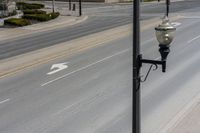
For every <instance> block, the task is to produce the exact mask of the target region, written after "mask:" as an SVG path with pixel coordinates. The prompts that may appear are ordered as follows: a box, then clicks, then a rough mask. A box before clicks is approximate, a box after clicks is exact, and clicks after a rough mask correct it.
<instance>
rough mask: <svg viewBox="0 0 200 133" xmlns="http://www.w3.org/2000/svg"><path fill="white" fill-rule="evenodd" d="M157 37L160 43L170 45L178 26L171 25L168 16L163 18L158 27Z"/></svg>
mask: <svg viewBox="0 0 200 133" xmlns="http://www.w3.org/2000/svg"><path fill="white" fill-rule="evenodd" d="M155 30H156V38H157V40H158V42H159V44H160V45H166V46H168V45H169V44H170V43H171V42H172V41H173V39H174V34H175V30H176V28H175V27H173V26H172V25H171V23H170V22H169V19H168V18H167V16H165V17H164V18H163V20H162V24H160V25H158V26H157V27H156V28H155Z"/></svg>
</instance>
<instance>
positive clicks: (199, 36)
mask: <svg viewBox="0 0 200 133" xmlns="http://www.w3.org/2000/svg"><path fill="white" fill-rule="evenodd" d="M199 38H200V35H198V36H197V37H195V38H193V39H191V40H189V41H188V43H191V42H193V41H195V40H197V39H199Z"/></svg>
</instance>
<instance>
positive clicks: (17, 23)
mask: <svg viewBox="0 0 200 133" xmlns="http://www.w3.org/2000/svg"><path fill="white" fill-rule="evenodd" d="M4 24H5V25H13V26H26V25H30V24H31V23H30V21H29V20H26V19H22V18H10V19H7V20H4Z"/></svg>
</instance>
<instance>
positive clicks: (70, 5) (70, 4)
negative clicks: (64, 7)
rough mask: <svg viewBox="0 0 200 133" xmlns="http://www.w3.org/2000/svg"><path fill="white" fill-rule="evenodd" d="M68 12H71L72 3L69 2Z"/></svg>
mask: <svg viewBox="0 0 200 133" xmlns="http://www.w3.org/2000/svg"><path fill="white" fill-rule="evenodd" d="M69 10H70V11H71V10H72V1H71V0H69Z"/></svg>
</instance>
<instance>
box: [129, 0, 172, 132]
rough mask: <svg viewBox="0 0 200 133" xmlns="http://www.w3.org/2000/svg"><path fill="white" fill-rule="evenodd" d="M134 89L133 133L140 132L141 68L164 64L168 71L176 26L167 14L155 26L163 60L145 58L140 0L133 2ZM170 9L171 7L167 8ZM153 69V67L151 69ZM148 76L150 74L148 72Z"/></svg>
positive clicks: (164, 68)
mask: <svg viewBox="0 0 200 133" xmlns="http://www.w3.org/2000/svg"><path fill="white" fill-rule="evenodd" d="M133 4H134V5H133V12H134V13H133V90H132V119H133V121H132V133H140V81H141V79H140V68H141V67H142V64H143V63H148V64H152V65H155V66H156V69H157V68H158V65H161V66H162V72H165V71H166V59H167V56H168V54H169V52H170V50H169V47H170V43H171V42H172V40H173V38H174V32H175V30H176V28H174V27H173V26H172V25H171V23H170V21H169V19H168V17H167V15H168V11H167V13H166V15H165V17H164V18H163V19H162V23H161V24H160V25H158V26H157V27H156V28H155V31H156V38H157V40H158V42H159V47H160V48H159V52H160V55H161V60H149V59H143V58H142V55H141V54H140V0H134V2H133ZM167 9H169V8H167ZM150 70H151V67H150V69H149V71H150ZM147 76H148V74H147ZM145 79H146V78H145Z"/></svg>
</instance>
